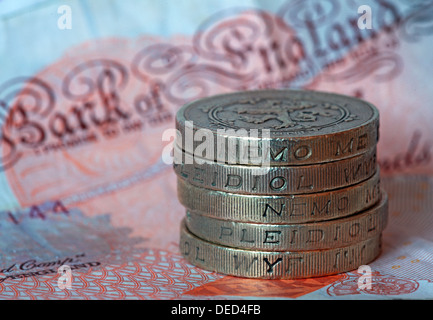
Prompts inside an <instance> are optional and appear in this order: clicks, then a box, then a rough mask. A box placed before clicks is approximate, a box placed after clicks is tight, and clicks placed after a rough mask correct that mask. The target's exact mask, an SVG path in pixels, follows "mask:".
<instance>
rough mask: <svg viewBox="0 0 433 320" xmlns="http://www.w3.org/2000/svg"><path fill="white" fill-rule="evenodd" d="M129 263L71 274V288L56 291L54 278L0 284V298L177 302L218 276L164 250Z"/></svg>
mask: <svg viewBox="0 0 433 320" xmlns="http://www.w3.org/2000/svg"><path fill="white" fill-rule="evenodd" d="M129 260H130V261H134V262H125V263H120V264H116V263H115V264H108V265H107V264H106V265H104V266H103V267H102V268H99V269H92V268H90V269H88V270H86V271H85V272H82V271H80V272H78V271H74V272H73V282H72V289H63V290H62V289H60V288H59V287H58V286H57V281H58V278H59V276H58V275H49V276H48V275H46V276H39V277H28V278H22V279H15V280H8V281H5V282H4V283H2V284H0V299H32V300H34V299H177V298H179V297H180V296H181V295H182V294H183V293H184V292H185V291H190V290H193V289H194V288H195V287H197V286H201V285H204V284H206V283H208V282H211V281H214V280H216V279H219V278H220V277H221V276H220V275H218V274H215V273H212V272H208V271H204V270H202V269H200V268H197V267H194V266H191V265H189V264H187V263H186V262H185V260H184V259H183V258H182V257H181V256H180V255H178V254H175V253H171V252H168V251H162V250H146V251H144V252H142V253H137V254H132V255H131V256H130V257H129Z"/></svg>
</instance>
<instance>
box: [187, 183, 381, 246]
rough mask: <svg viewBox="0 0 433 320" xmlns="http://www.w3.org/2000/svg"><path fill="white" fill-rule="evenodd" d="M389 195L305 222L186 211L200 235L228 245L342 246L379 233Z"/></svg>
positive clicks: (189, 222) (191, 228) (193, 230)
mask: <svg viewBox="0 0 433 320" xmlns="http://www.w3.org/2000/svg"><path fill="white" fill-rule="evenodd" d="M387 219H388V197H387V195H386V193H385V192H384V191H382V199H381V201H380V202H379V203H378V204H377V205H376V206H374V207H373V208H371V209H369V210H366V211H364V212H361V213H358V214H355V215H351V216H350V217H346V218H343V219H334V220H327V221H323V222H314V223H302V224H257V223H246V222H239V221H227V220H222V219H215V218H210V217H206V216H203V215H201V214H200V213H195V212H190V211H187V214H186V218H185V223H186V226H187V228H188V230H189V231H190V232H191V233H192V234H194V235H196V236H197V237H199V238H201V239H204V240H207V241H210V242H213V243H216V244H219V245H223V246H227V247H233V248H239V249H249V250H267V251H301V250H317V249H330V248H337V247H343V246H347V245H351V244H354V243H356V242H359V241H363V240H366V239H368V238H371V237H373V236H376V235H378V234H379V233H381V232H382V231H383V229H384V228H385V227H386V224H387Z"/></svg>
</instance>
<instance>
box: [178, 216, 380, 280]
mask: <svg viewBox="0 0 433 320" xmlns="http://www.w3.org/2000/svg"><path fill="white" fill-rule="evenodd" d="M180 250H181V253H182V255H183V256H184V258H185V259H186V260H187V261H188V262H189V263H191V264H193V265H195V266H198V267H200V268H203V269H205V270H209V271H215V272H218V273H223V274H228V275H233V276H240V277H247V278H260V279H298V278H307V277H320V276H326V275H331V274H336V273H341V272H345V271H351V270H355V269H357V268H358V267H359V266H360V265H364V264H368V263H370V262H371V261H372V260H373V259H375V258H376V257H377V256H378V255H379V253H380V250H381V235H379V236H375V237H372V238H369V239H367V240H364V241H360V242H357V243H355V244H353V245H350V246H346V247H340V248H334V249H327V250H311V251H298V252H294V251H283V252H275V251H274V252H272V251H255V250H242V249H237V248H229V247H225V246H220V245H217V244H214V243H211V242H208V241H205V240H202V239H200V238H198V237H196V236H194V235H193V234H192V233H191V232H189V231H188V229H187V228H186V226H185V223H184V221H182V224H181V235H180Z"/></svg>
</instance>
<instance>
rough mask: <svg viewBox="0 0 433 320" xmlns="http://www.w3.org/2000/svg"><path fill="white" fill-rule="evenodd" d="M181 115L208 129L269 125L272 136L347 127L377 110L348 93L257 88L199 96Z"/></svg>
mask: <svg viewBox="0 0 433 320" xmlns="http://www.w3.org/2000/svg"><path fill="white" fill-rule="evenodd" d="M180 117H181V118H180V119H181V120H180V122H182V121H183V120H185V121H192V122H193V124H194V127H196V128H206V129H210V130H218V129H227V128H230V129H235V130H237V129H247V130H248V129H269V130H270V133H271V138H272V137H281V136H286V135H287V136H305V135H307V136H309V135H321V134H330V133H334V132H340V131H346V130H350V129H352V128H357V127H359V126H362V125H364V124H368V123H370V122H371V121H374V120H375V119H377V118H378V112H377V110H376V109H375V107H373V106H371V105H370V104H369V103H367V102H364V101H362V100H359V99H355V98H350V97H347V96H340V95H336V94H330V93H324V92H311V91H308V92H306V91H302V90H299V91H297V90H258V91H248V92H237V93H233V94H226V95H220V96H214V97H211V98H206V99H202V100H198V101H196V102H193V103H191V104H189V105H186V106H185V107H184V109H183V112H182V110H181V112H180ZM182 118H183V119H182ZM178 120H179V118H178Z"/></svg>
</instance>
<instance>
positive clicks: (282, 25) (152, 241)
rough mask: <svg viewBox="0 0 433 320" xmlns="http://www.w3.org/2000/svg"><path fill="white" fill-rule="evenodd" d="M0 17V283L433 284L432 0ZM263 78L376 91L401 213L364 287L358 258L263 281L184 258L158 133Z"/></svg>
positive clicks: (224, 292)
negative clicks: (347, 268) (204, 101)
mask: <svg viewBox="0 0 433 320" xmlns="http://www.w3.org/2000/svg"><path fill="white" fill-rule="evenodd" d="M360 7H362V8H361V9H363V10H359V8H360ZM368 9H370V10H371V15H370V16H369V17H370V18H371V21H370V22H371V28H369V27H370V26H369V25H368V21H367V20H365V19H366V17H367V16H363V15H364V14H365V13H367V11H368ZM0 16H1V20H0V59H1V61H2V64H1V65H2V68H1V71H0V110H1V111H0V123H1V125H2V131H1V141H0V143H1V147H0V152H1V156H0V159H1V163H0V169H1V171H0V190H1V192H0V210H1V213H0V219H1V220H0V228H1V229H2V233H1V235H0V238H1V240H2V241H0V248H1V251H0V273H1V274H0V288H1V289H0V298H1V299H215V298H216V299H234V298H236V299H242V298H251V297H254V298H297V299H305V298H306V299H309V298H312V299H340V298H348V297H350V298H362V299H378V298H396V297H398V298H433V284H432V281H433V247H432V246H431V241H433V238H432V234H433V232H432V231H433V203H432V198H433V197H432V191H433V189H432V188H433V178H432V174H433V161H432V152H433V138H432V137H433V121H432V120H433V109H432V108H431V101H432V98H433V91H432V90H431V89H430V87H431V86H430V85H429V79H430V76H431V71H432V70H431V67H430V66H431V65H432V63H433V61H432V59H433V58H432V56H431V55H430V54H429V52H431V50H432V45H433V44H432V43H433V42H432V41H431V40H432V36H433V28H432V25H431V18H432V17H433V2H431V1H391V0H381V1H337V0H326V1H313V0H308V1H297V0H287V1H286V0H273V1H258V0H256V1H253V0H250V1H247V0H244V1H238V2H237V3H236V5H234V4H233V2H232V1H218V2H216V1H198V0H182V1H176V2H174V1H173V2H159V1H151V0H147V1H113V2H109V3H107V2H105V1H101V0H95V1H43V2H42V1H33V2H32V1H23V2H21V3H20V1H8V0H4V1H2V2H0ZM360 19H361V25H358V22H359V21H360ZM362 23H364V24H365V25H364V26H365V28H364V27H362ZM257 88H303V89H314V90H322V91H331V92H337V93H343V94H348V95H353V96H358V97H362V98H363V99H366V100H368V101H371V102H372V103H374V104H375V105H376V106H377V107H378V108H379V110H380V117H381V127H380V140H379V163H380V165H381V172H382V175H383V177H382V185H383V187H384V188H385V190H386V191H387V192H388V194H389V196H390V219H389V225H388V227H387V229H386V230H385V232H384V245H383V250H382V254H381V255H380V257H379V258H378V259H376V260H375V261H374V262H372V263H371V264H370V265H369V266H370V267H371V270H372V275H373V277H372V286H371V288H370V289H368V288H367V289H360V288H359V286H358V281H359V279H360V277H362V274H360V273H359V272H358V271H357V270H353V272H348V273H344V274H339V275H335V276H330V277H323V278H314V279H302V280H281V281H264V280H249V279H242V278H235V277H229V276H224V275H220V274H217V273H212V272H207V271H204V270H202V269H200V268H197V267H194V266H192V265H190V264H188V263H186V262H185V261H184V260H183V258H182V256H181V254H180V252H179V249H178V238H179V225H180V221H181V219H182V217H183V216H184V214H185V212H184V209H183V207H182V206H181V205H180V203H179V202H178V200H177V197H176V177H175V175H174V173H173V170H172V167H171V166H170V165H168V164H166V163H165V162H164V161H163V160H162V158H161V153H162V151H163V150H164V148H165V147H166V146H167V144H168V142H167V141H163V140H162V135H163V132H164V131H165V130H167V129H170V128H173V127H174V115H175V113H176V111H177V110H178V109H179V107H180V106H181V105H183V104H184V103H186V102H188V101H191V100H194V99H197V98H200V97H203V96H207V95H211V94H217V93H223V92H230V91H234V90H245V89H257ZM64 265H67V266H68V267H69V269H67V270H65V269H64V268H63V269H62V268H60V267H61V266H64ZM59 268H60V269H59ZM65 275H68V277H66V276H65ZM65 279H66V280H67V281H66V280H65ZM68 281H69V282H68ZM252 288H254V290H252ZM257 288H259V290H257ZM252 292H254V294H252Z"/></svg>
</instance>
